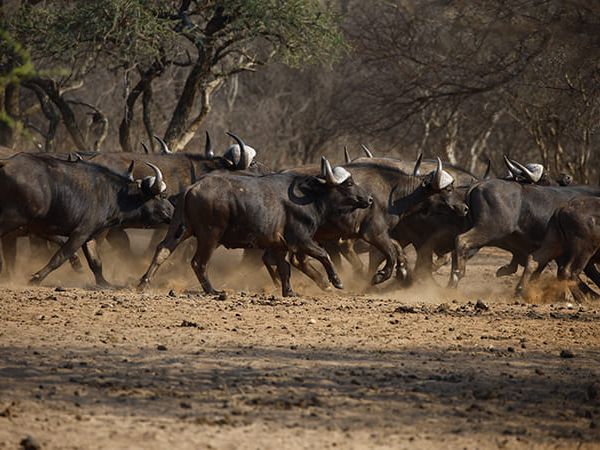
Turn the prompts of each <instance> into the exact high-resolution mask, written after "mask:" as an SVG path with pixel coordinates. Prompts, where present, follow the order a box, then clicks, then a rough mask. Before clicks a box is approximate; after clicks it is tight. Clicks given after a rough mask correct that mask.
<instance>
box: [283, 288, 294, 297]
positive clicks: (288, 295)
mask: <svg viewBox="0 0 600 450" xmlns="http://www.w3.org/2000/svg"><path fill="white" fill-rule="evenodd" d="M281 295H283V296H284V297H298V294H296V293H295V292H294V291H293V290H292V289H290V290H288V291H286V292H282V293H281Z"/></svg>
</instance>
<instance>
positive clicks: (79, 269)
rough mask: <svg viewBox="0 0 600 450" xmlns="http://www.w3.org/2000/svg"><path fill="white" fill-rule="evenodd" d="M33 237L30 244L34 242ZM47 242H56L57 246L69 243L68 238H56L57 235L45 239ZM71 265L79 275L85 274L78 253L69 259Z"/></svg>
mask: <svg viewBox="0 0 600 450" xmlns="http://www.w3.org/2000/svg"><path fill="white" fill-rule="evenodd" d="M32 237H33V236H30V238H29V239H30V242H32ZM45 238H46V239H47V240H49V241H50V242H54V243H55V244H58V245H59V246H61V245H63V244H64V243H65V242H67V238H65V237H63V236H56V235H52V236H46V237H45ZM69 264H71V268H72V269H73V270H74V271H75V272H77V273H82V272H83V266H82V265H81V261H80V260H79V256H77V253H73V256H71V257H70V258H69Z"/></svg>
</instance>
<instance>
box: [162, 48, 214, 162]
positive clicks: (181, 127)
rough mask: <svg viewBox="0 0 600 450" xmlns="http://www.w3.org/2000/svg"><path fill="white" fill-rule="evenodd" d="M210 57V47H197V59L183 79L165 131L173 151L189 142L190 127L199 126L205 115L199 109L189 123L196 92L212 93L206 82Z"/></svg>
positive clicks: (211, 53)
mask: <svg viewBox="0 0 600 450" xmlns="http://www.w3.org/2000/svg"><path fill="white" fill-rule="evenodd" d="M212 58H213V51H212V49H210V48H204V47H201V48H199V49H198V59H197V60H196V64H195V65H194V67H193V68H192V70H191V71H190V74H189V75H188V77H187V79H186V80H185V85H184V87H183V91H182V92H181V95H180V96H179V101H178V102H177V106H176V107H175V110H174V111H173V115H172V116H171V121H170V122H169V126H168V127H167V131H166V133H165V141H166V142H167V144H168V145H169V147H170V148H171V150H173V151H179V150H181V149H182V148H183V147H184V146H185V144H187V142H189V140H190V139H191V137H190V136H189V133H190V131H191V128H195V129H197V128H198V127H199V126H200V122H202V120H203V119H204V117H205V116H206V113H205V114H203V113H202V111H200V114H199V115H198V116H197V117H196V118H195V119H194V120H193V122H192V123H191V124H189V121H190V116H191V115H192V113H193V112H194V109H195V106H196V100H197V99H198V94H199V93H200V92H207V91H210V93H212V90H214V87H213V88H212V89H210V83H209V82H208V78H209V77H210V67H211V61H212ZM210 93H209V95H210ZM205 100H206V99H205V96H204V94H203V106H202V107H201V108H204V105H205ZM209 100H210V99H209ZM207 112H208V111H207ZM188 124H189V125H188ZM190 126H191V128H190Z"/></svg>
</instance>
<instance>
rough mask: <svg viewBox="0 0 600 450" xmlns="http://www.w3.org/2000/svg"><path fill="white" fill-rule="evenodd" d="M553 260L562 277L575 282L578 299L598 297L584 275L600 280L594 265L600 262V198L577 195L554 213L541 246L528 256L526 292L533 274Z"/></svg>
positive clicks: (523, 288)
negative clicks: (582, 276)
mask: <svg viewBox="0 0 600 450" xmlns="http://www.w3.org/2000/svg"><path fill="white" fill-rule="evenodd" d="M552 260H554V261H556V263H557V265H558V273H557V275H558V279H559V280H565V281H570V282H571V283H570V285H569V288H570V290H571V293H572V294H573V297H575V299H577V300H582V299H584V298H585V296H586V294H587V295H590V296H592V297H597V294H596V293H595V292H594V291H592V290H591V289H590V288H589V287H588V286H587V285H586V284H585V283H584V282H583V281H582V280H581V279H580V275H581V273H582V272H585V273H586V274H588V275H589V276H590V278H591V279H592V280H593V281H597V277H596V275H595V273H594V270H593V266H592V265H593V264H595V263H598V262H600V198H598V197H579V198H575V199H573V200H571V201H570V202H568V203H567V204H566V205H565V206H562V207H560V208H558V209H557V210H556V211H555V212H554V214H553V215H552V218H551V219H550V222H549V223H548V228H547V229H546V233H545V235H544V238H543V240H542V243H541V245H540V247H539V248H538V249H537V250H536V251H535V252H533V254H531V255H529V256H528V258H527V264H526V266H525V270H524V272H523V278H522V280H521V285H520V290H521V291H523V292H526V290H527V287H528V285H529V280H530V278H531V276H532V274H535V275H536V276H537V275H539V273H540V272H541V271H542V270H543V269H544V267H546V265H547V264H548V263H549V262H550V261H552Z"/></svg>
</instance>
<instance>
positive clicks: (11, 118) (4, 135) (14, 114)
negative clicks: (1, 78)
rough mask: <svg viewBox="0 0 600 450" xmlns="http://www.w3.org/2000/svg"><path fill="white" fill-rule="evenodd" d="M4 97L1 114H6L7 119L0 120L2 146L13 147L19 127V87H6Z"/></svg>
mask: <svg viewBox="0 0 600 450" xmlns="http://www.w3.org/2000/svg"><path fill="white" fill-rule="evenodd" d="M3 97H4V98H1V100H2V108H1V109H0V112H1V113H4V114H5V118H4V120H0V145H3V146H5V147H12V146H13V145H14V144H15V139H16V134H17V130H18V125H19V123H18V120H19V116H20V109H19V85H18V84H16V83H9V84H8V85H6V87H5V89H4V96H3Z"/></svg>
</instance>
